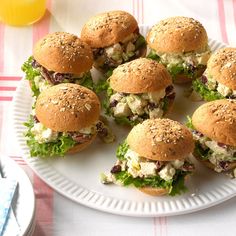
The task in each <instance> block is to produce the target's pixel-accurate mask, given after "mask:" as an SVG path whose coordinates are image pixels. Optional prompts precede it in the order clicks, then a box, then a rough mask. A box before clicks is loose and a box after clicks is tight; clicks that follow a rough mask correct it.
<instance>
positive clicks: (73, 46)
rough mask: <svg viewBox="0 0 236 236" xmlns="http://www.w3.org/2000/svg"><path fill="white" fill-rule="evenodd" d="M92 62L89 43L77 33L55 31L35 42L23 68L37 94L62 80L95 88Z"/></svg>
mask: <svg viewBox="0 0 236 236" xmlns="http://www.w3.org/2000/svg"><path fill="white" fill-rule="evenodd" d="M92 64H93V54H92V50H91V48H90V47H89V46H88V45H87V44H86V43H84V42H82V41H81V39H80V38H78V37H77V36H76V35H73V34H70V33H65V32H55V33H52V34H48V35H46V36H45V37H44V38H42V39H41V40H39V41H38V42H37V43H36V45H35V46H34V49H33V56H32V57H30V58H29V59H28V61H26V62H25V63H24V64H23V66H22V70H23V71H24V72H25V73H26V76H25V78H26V79H27V80H29V83H30V87H31V89H32V91H33V95H34V96H36V97H37V96H38V95H39V94H40V92H42V91H43V90H44V89H46V88H48V87H51V86H53V85H56V84H60V83H76V84H80V85H83V86H85V87H88V88H90V89H92V88H93V80H92V77H91V74H90V69H91V68H92Z"/></svg>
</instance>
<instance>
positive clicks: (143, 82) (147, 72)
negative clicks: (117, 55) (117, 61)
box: [109, 58, 172, 94]
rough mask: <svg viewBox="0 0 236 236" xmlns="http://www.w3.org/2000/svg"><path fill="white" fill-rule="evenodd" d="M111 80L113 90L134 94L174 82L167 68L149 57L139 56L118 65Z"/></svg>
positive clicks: (158, 88) (162, 87) (157, 88)
mask: <svg viewBox="0 0 236 236" xmlns="http://www.w3.org/2000/svg"><path fill="white" fill-rule="evenodd" d="M109 80H110V86H111V88H112V89H113V90H115V91H117V92H123V93H134V94H135V93H147V92H153V91H158V90H162V89H165V88H166V87H167V86H169V85H171V84H172V80H171V76H170V74H169V72H168V71H167V69H166V68H165V67H164V66H163V65H161V64H159V63H157V62H156V61H153V60H150V59H147V58H139V59H136V60H133V61H131V62H127V63H125V64H123V65H120V66H118V67H117V68H116V69H115V70H114V71H113V73H112V75H111V76H110V78H109Z"/></svg>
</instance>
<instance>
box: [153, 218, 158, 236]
mask: <svg viewBox="0 0 236 236" xmlns="http://www.w3.org/2000/svg"><path fill="white" fill-rule="evenodd" d="M153 226H154V227H153V232H154V236H157V222H156V217H153Z"/></svg>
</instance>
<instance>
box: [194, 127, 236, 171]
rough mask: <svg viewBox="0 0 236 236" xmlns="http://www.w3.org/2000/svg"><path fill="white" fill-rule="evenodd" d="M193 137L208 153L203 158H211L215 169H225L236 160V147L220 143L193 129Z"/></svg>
mask: <svg viewBox="0 0 236 236" xmlns="http://www.w3.org/2000/svg"><path fill="white" fill-rule="evenodd" d="M193 138H194V139H195V140H196V141H198V143H199V145H200V147H201V148H202V149H203V150H204V151H205V153H206V156H204V157H203V159H207V160H209V161H210V162H211V163H212V164H213V165H214V166H215V171H217V172H222V171H225V170H227V167H228V164H229V163H230V162H234V161H236V147H232V146H229V145H226V144H223V143H218V142H216V141H214V140H211V139H209V138H208V137H206V136H204V135H203V134H201V133H200V132H197V131H193Z"/></svg>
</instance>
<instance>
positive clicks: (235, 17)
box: [233, 0, 236, 27]
mask: <svg viewBox="0 0 236 236" xmlns="http://www.w3.org/2000/svg"><path fill="white" fill-rule="evenodd" d="M233 11H234V24H235V27H236V0H233Z"/></svg>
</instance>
